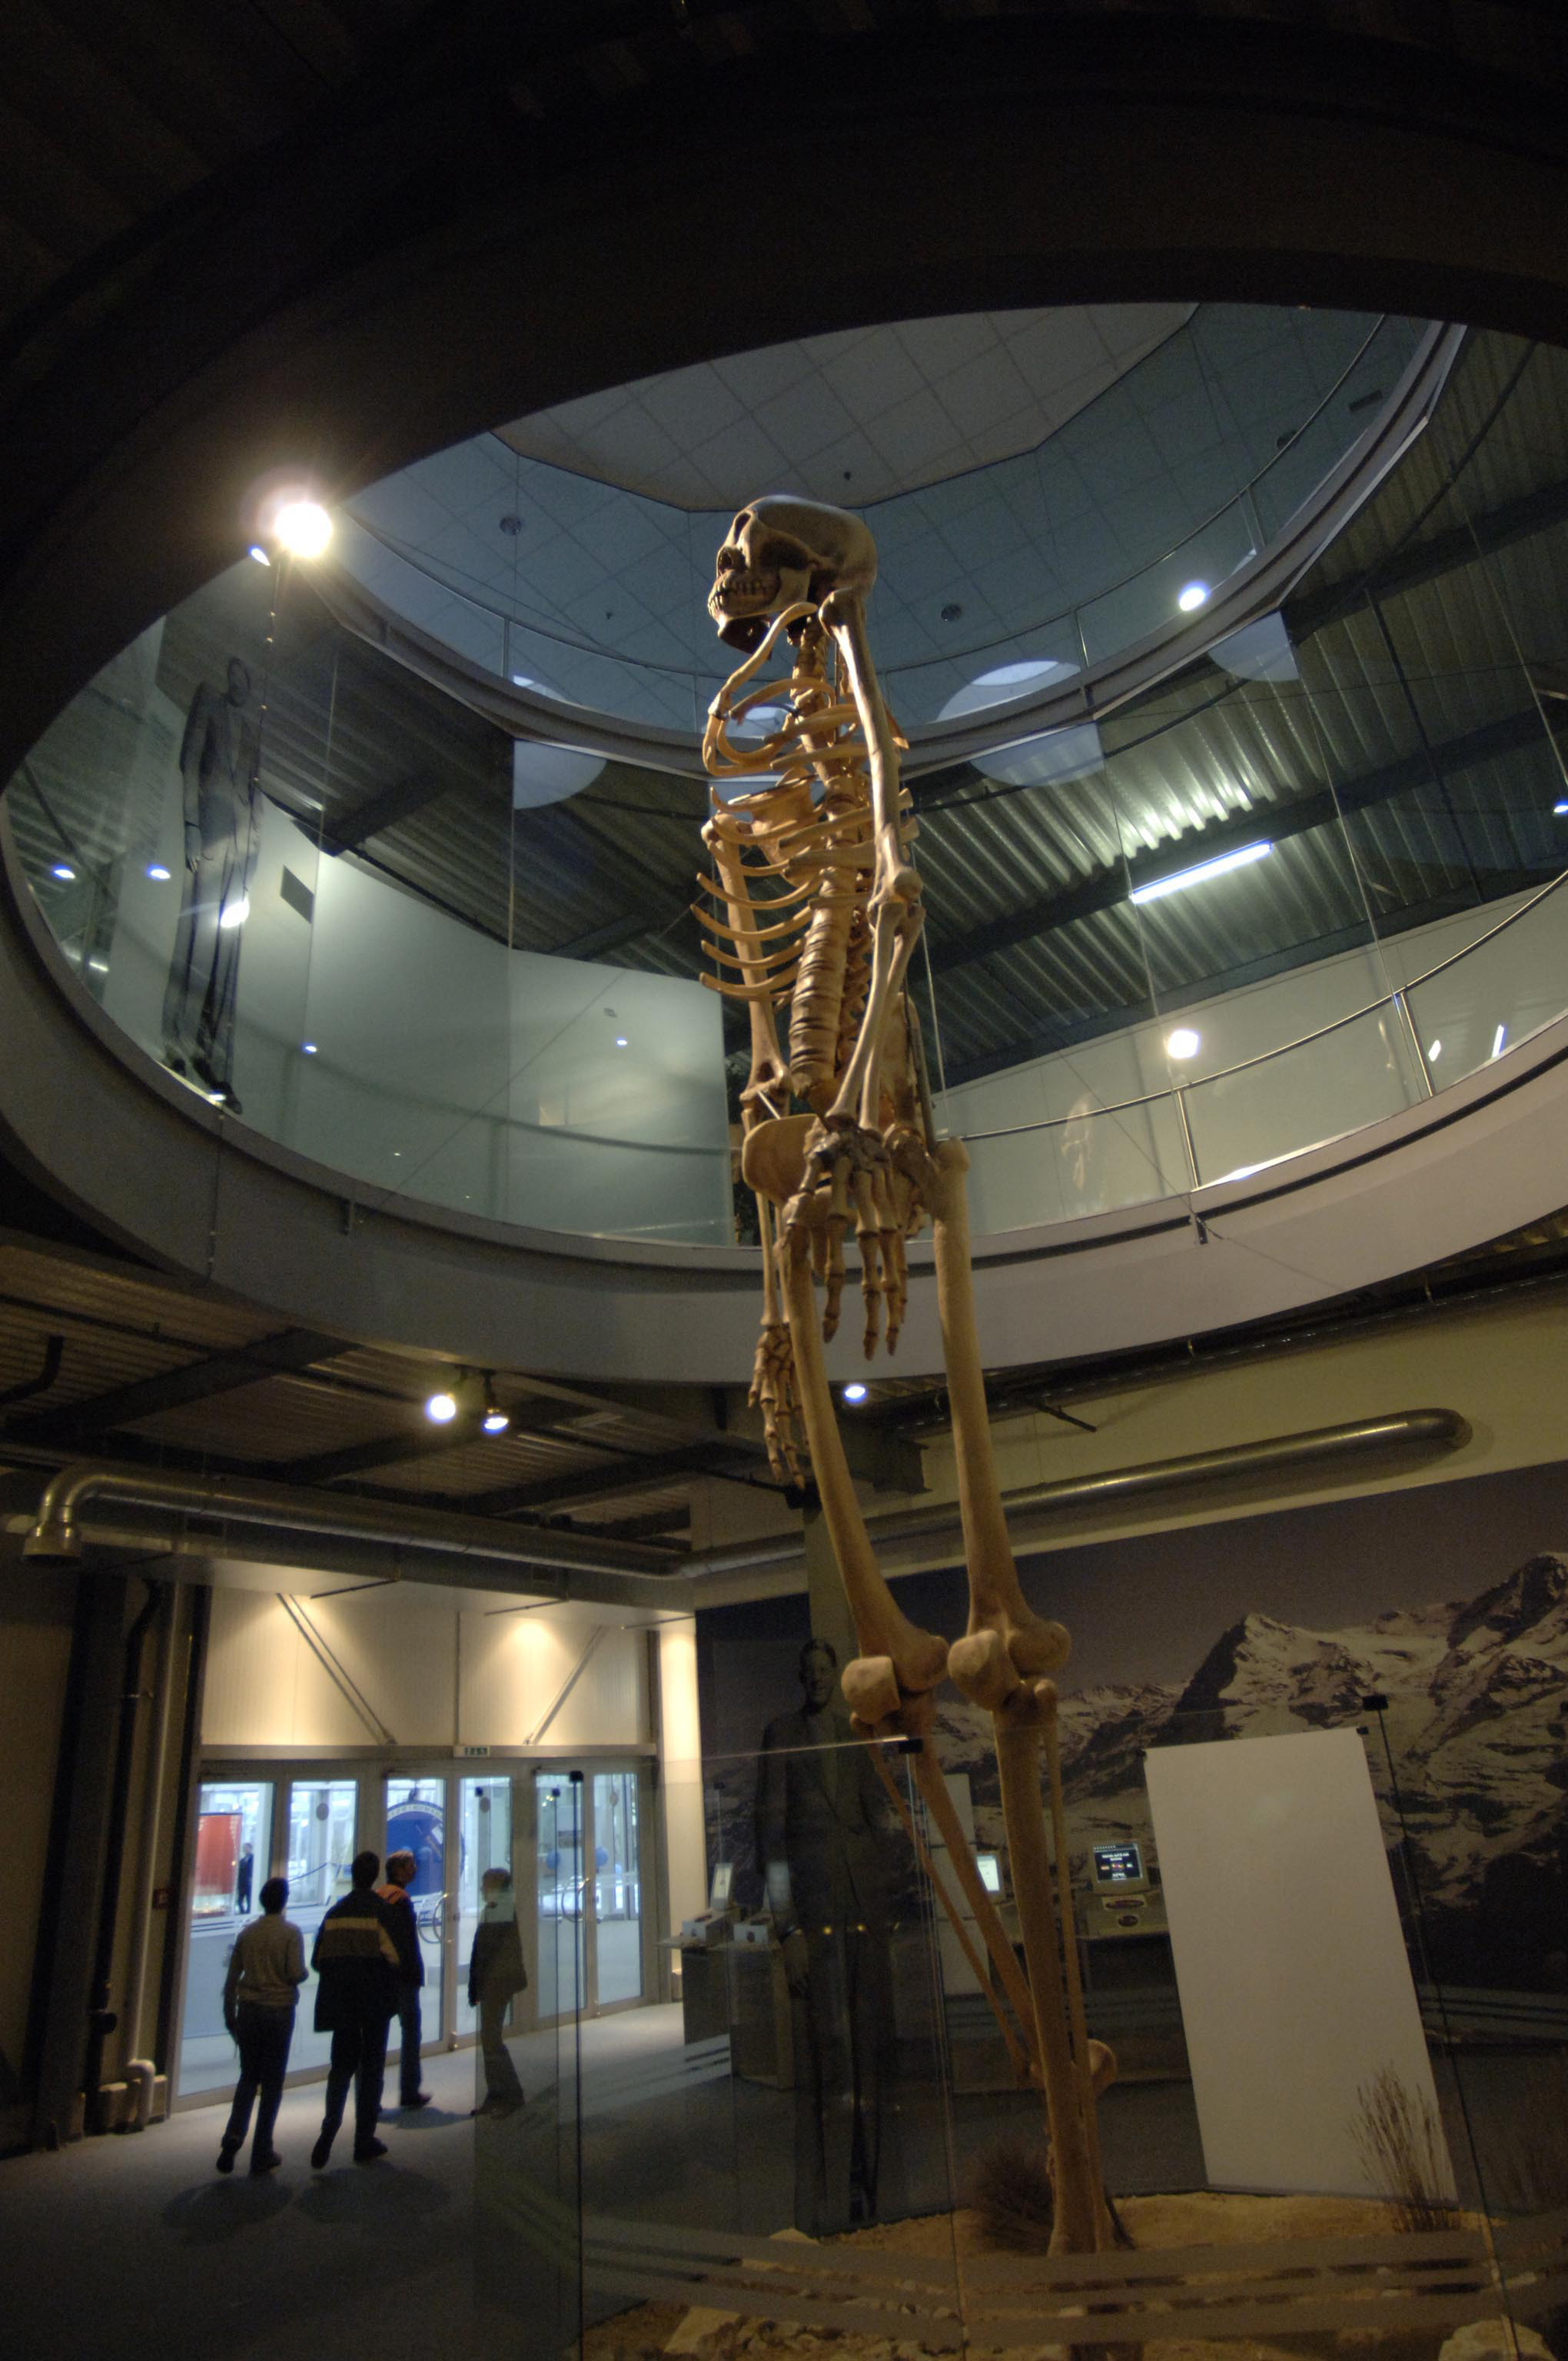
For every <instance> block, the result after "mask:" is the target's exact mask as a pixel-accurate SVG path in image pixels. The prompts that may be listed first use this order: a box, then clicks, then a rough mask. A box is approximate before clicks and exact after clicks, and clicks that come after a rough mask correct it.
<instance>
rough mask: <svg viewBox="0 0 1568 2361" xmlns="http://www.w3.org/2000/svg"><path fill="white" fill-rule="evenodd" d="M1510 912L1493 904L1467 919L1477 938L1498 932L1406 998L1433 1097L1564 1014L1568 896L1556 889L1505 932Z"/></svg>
mask: <svg viewBox="0 0 1568 2361" xmlns="http://www.w3.org/2000/svg"><path fill="white" fill-rule="evenodd" d="M1508 908H1509V906H1508V904H1507V903H1503V904H1497V903H1494V904H1492V905H1491V906H1489V907H1487V908H1486V909H1485V910H1475V911H1471V912H1468V913H1466V917H1465V920H1464V925H1465V927H1466V928H1467V930H1468V931H1469V932H1471V933H1472V934H1475V933H1480V932H1482V930H1483V929H1495V931H1489V932H1486V935H1485V939H1483V940H1481V941H1478V942H1476V943H1475V945H1474V946H1473V948H1471V949H1470V950H1465V951H1464V954H1463V956H1462V957H1460V958H1458V959H1455V960H1454V961H1453V965H1452V966H1447V967H1444V968H1442V970H1441V971H1440V972H1439V973H1437V974H1435V975H1432V976H1431V977H1430V978H1429V980H1428V981H1427V982H1425V983H1414V984H1412V986H1411V987H1410V990H1409V994H1407V998H1408V1000H1409V1008H1410V1014H1411V1016H1412V1018H1413V1019H1414V1022H1415V1026H1416V1029H1417V1031H1418V1033H1419V1034H1420V1038H1421V1042H1422V1046H1423V1048H1424V1049H1425V1052H1426V1058H1427V1064H1428V1070H1429V1071H1430V1073H1431V1080H1432V1086H1433V1088H1434V1089H1436V1090H1443V1089H1446V1088H1447V1087H1448V1086H1449V1085H1450V1084H1451V1083H1453V1082H1459V1081H1461V1080H1462V1079H1463V1078H1464V1075H1466V1074H1473V1073H1475V1071H1476V1070H1477V1069H1478V1068H1479V1067H1481V1066H1486V1065H1489V1064H1490V1063H1491V1062H1492V1060H1494V1059H1496V1058H1500V1057H1501V1056H1502V1055H1503V1052H1504V1051H1505V1050H1506V1049H1515V1048H1517V1047H1518V1045H1519V1043H1520V1042H1521V1041H1525V1040H1528V1039H1529V1038H1530V1035H1531V1034H1532V1033H1533V1032H1535V1031H1537V1030H1538V1029H1539V1027H1541V1026H1542V1025H1550V1024H1552V1023H1553V1022H1554V1021H1555V1020H1556V1019H1557V1018H1558V1017H1559V1016H1562V1014H1563V1002H1564V999H1565V998H1568V993H1565V991H1564V987H1563V981H1562V979H1563V974H1564V972H1565V971H1564V968H1563V957H1564V952H1565V950H1568V895H1564V893H1563V888H1562V887H1561V886H1556V887H1553V888H1552V891H1551V892H1549V893H1547V894H1545V895H1542V896H1541V898H1540V899H1538V900H1535V901H1530V902H1527V903H1524V904H1523V905H1522V906H1519V915H1518V916H1517V917H1511V918H1510V919H1509V922H1508V924H1507V925H1506V926H1500V925H1499V923H1498V922H1499V919H1500V918H1502V917H1507V916H1508ZM1459 923H1460V922H1456V924H1455V931H1456V932H1457V931H1458V930H1459ZM1401 948H1402V947H1401ZM1434 1053H1435V1054H1434Z"/></svg>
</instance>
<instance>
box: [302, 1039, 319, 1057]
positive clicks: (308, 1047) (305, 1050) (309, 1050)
mask: <svg viewBox="0 0 1568 2361" xmlns="http://www.w3.org/2000/svg"><path fill="white" fill-rule="evenodd" d="M315 1054H316V1045H315V1043H314V1042H313V1041H302V1042H301V1044H300V1055H301V1056H302V1058H313V1057H314V1056H315Z"/></svg>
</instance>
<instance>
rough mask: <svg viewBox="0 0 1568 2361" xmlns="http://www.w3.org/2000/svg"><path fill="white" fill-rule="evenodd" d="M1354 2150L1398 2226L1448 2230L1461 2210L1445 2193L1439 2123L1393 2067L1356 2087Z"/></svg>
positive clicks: (1425, 2101)
mask: <svg viewBox="0 0 1568 2361" xmlns="http://www.w3.org/2000/svg"><path fill="white" fill-rule="evenodd" d="M1355 2095H1356V2099H1357V2101H1358V2102H1359V2105H1358V2110H1357V2113H1356V2117H1355V2122H1354V2137H1355V2146H1356V2152H1357V2154H1358V2155H1359V2156H1360V2158H1361V2160H1362V2162H1363V2164H1364V2165H1365V2168H1366V2171H1367V2177H1368V2178H1369V2180H1371V2181H1372V2183H1373V2185H1374V2187H1375V2188H1376V2189H1379V2190H1381V2191H1382V2192H1383V2194H1384V2195H1385V2196H1386V2197H1387V2200H1388V2202H1389V2204H1390V2205H1391V2206H1392V2207H1393V2209H1394V2221H1395V2224H1396V2226H1397V2227H1398V2229H1401V2230H1452V2229H1453V2227H1454V2226H1455V2225H1456V2224H1457V2223H1458V2221H1459V2208H1458V2207H1457V2206H1456V2205H1455V2204H1454V2203H1453V2200H1452V2199H1451V2198H1450V2197H1448V2195H1447V2194H1446V2193H1445V2184H1446V2182H1447V2179H1448V2174H1447V2170H1446V2168H1445V2156H1446V2149H1445V2147H1444V2143H1443V2136H1442V2125H1441V2124H1440V2123H1439V2121H1438V2118H1437V2113H1436V2110H1435V2109H1434V2108H1433V2106H1432V2103H1431V2100H1430V2099H1429V2098H1428V2097H1427V2095H1426V2093H1425V2092H1422V2093H1421V2095H1420V2098H1419V2099H1417V2098H1416V2097H1415V2096H1414V2094H1413V2093H1412V2092H1409V2090H1407V2088H1406V2087H1405V2084H1404V2083H1403V2082H1402V2081H1401V2080H1400V2079H1399V2076H1398V2074H1397V2073H1396V2072H1395V2071H1394V2069H1393V2068H1392V2067H1391V2066H1385V2067H1384V2069H1383V2070H1382V2072H1381V2073H1380V2074H1379V2075H1377V2076H1376V2080H1375V2081H1371V2082H1363V2083H1362V2084H1361V2085H1360V2086H1359V2088H1358V2089H1357V2091H1356V2094H1355Z"/></svg>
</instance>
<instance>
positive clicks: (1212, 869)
mask: <svg viewBox="0 0 1568 2361" xmlns="http://www.w3.org/2000/svg"><path fill="white" fill-rule="evenodd" d="M1273 850H1274V847H1273V845H1272V844H1269V843H1267V842H1264V843H1262V844H1244V845H1243V846H1242V847H1241V849H1240V851H1236V852H1221V853H1217V854H1216V855H1215V857H1214V859H1213V860H1212V861H1201V862H1199V863H1198V865H1197V867H1196V868H1194V869H1179V870H1178V871H1177V872H1176V874H1175V875H1174V876H1173V877H1157V878H1156V879H1155V880H1154V882H1153V884H1149V885H1135V886H1134V888H1133V891H1132V896H1131V898H1132V900H1134V901H1135V902H1157V901H1158V900H1159V899H1160V898H1161V896H1162V895H1166V894H1182V893H1185V892H1186V890H1187V888H1188V886H1189V885H1201V884H1203V882H1204V880H1205V879H1206V878H1210V877H1223V875H1224V873H1225V872H1226V870H1227V869H1245V866H1246V864H1247V862H1249V861H1261V860H1262V859H1263V856H1264V854H1265V853H1266V852H1272V851H1273Z"/></svg>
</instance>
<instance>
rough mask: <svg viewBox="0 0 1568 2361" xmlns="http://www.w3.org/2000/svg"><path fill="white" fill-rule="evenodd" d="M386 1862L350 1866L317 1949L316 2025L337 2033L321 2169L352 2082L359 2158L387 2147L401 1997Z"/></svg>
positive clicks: (357, 1861) (360, 1858)
mask: <svg viewBox="0 0 1568 2361" xmlns="http://www.w3.org/2000/svg"><path fill="white" fill-rule="evenodd" d="M380 1866H381V1861H380V1856H379V1855H378V1854H377V1853H373V1852H361V1853H356V1855H355V1857H354V1863H353V1867H352V1868H351V1870H350V1872H349V1874H350V1876H351V1877H352V1879H353V1881H354V1883H353V1885H352V1887H351V1889H350V1891H349V1892H348V1893H346V1894H345V1895H344V1897H343V1899H342V1901H341V1902H334V1904H333V1905H332V1908H331V1909H330V1910H329V1911H328V1912H327V1914H326V1916H324V1917H323V1920H322V1923H321V1927H320V1929H319V1930H318V1932H317V1935H316V1940H315V1948H314V1949H313V1951H312V1953H311V1965H312V1967H313V1968H314V1970H315V1971H316V1974H317V1976H318V1977H319V1979H320V1982H318V1984H317V1986H316V2031H317V2032H318V2033H330V2034H331V2036H332V2058H331V2062H330V2064H329V2065H328V2068H327V2077H326V2112H325V2114H323V2117H322V2128H321V2137H320V2138H319V2139H318V2140H317V2142H316V2144H315V2146H314V2147H313V2148H312V2150H311V2162H312V2164H313V2166H314V2167H315V2169H316V2170H317V2171H318V2172H319V2171H320V2170H321V2169H322V2167H323V2165H324V2164H325V2162H326V2160H327V2158H328V2157H329V2156H330V2155H331V2154H332V2144H333V2141H334V2139H335V2138H336V2136H337V2132H338V2127H339V2125H341V2124H342V2122H343V2110H344V2105H345V2102H346V2100H347V2097H348V2086H349V2084H350V2083H351V2082H352V2083H353V2085H354V2161H355V2163H356V2164H373V2163H374V2162H375V2160H376V2158H378V2156H385V2155H386V2153H387V2143H386V2142H385V2140H380V2139H378V2138H377V2136H376V2119H377V2117H378V2115H379V2114H380V2112H381V2077H382V2074H383V2072H384V2071H385V2069H386V2063H387V2024H388V2020H389V2017H390V2015H391V2014H392V2011H393V2009H394V2008H395V2007H396V2005H397V1999H398V1947H397V1945H396V1943H394V1941H393V1940H392V1930H391V1927H390V1926H389V1923H388V1920H389V1912H388V1909H387V1905H386V1904H385V1903H384V1902H383V1901H382V1899H381V1897H380V1895H379V1894H378V1893H377V1891H376V1872H378V1869H379V1868H380Z"/></svg>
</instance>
